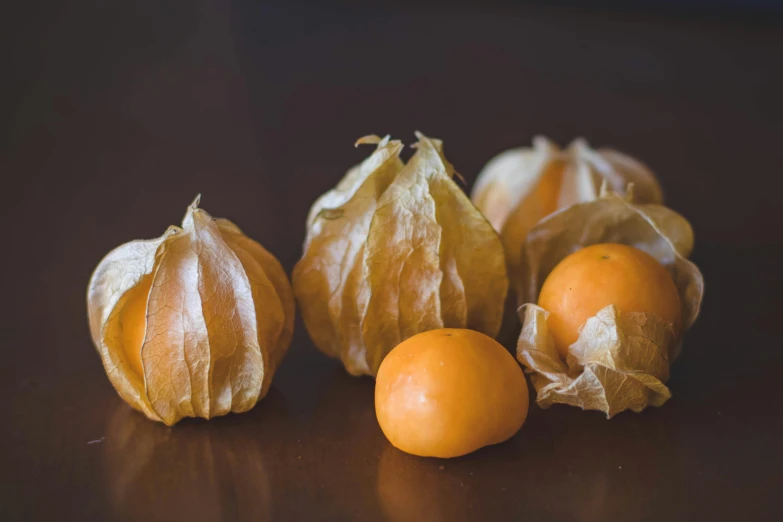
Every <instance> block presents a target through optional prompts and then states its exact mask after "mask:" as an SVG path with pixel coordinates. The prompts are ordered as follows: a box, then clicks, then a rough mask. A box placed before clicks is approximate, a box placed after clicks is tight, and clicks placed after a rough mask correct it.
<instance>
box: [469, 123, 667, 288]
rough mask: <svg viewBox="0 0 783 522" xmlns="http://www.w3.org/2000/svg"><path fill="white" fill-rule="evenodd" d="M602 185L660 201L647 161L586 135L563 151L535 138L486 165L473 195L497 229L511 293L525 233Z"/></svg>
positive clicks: (590, 195) (594, 194) (587, 197)
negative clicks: (597, 145) (593, 144)
mask: <svg viewBox="0 0 783 522" xmlns="http://www.w3.org/2000/svg"><path fill="white" fill-rule="evenodd" d="M602 183H607V184H608V186H609V188H611V189H612V190H614V191H615V192H617V193H623V192H624V191H625V187H626V186H627V185H628V184H629V183H633V184H634V186H635V189H636V190H635V194H636V201H637V202H638V203H661V202H662V201H663V196H662V193H661V188H660V186H659V185H658V181H657V180H656V179H655V176H654V175H653V173H652V172H651V171H650V169H648V168H647V167H646V166H645V165H643V164H642V163H641V162H639V161H638V160H636V159H634V158H632V157H630V156H627V155H625V154H622V153H620V152H617V151H615V150H611V149H598V150H594V149H592V148H590V146H589V145H588V144H587V142H586V141H585V140H584V139H577V140H574V141H573V142H572V143H571V144H570V145H569V146H568V147H567V148H565V149H562V150H561V149H560V148H558V147H557V146H556V145H555V144H553V143H552V142H550V141H549V140H547V139H546V138H544V137H542V136H537V137H536V138H534V139H533V147H532V148H528V147H520V148H516V149H511V150H508V151H505V152H503V153H501V154H499V155H497V156H495V157H494V158H493V159H492V160H490V161H489V163H487V165H486V166H485V167H484V169H483V170H482V171H481V173H479V176H478V178H477V179H476V184H475V186H474V187H473V192H472V194H471V199H472V200H473V202H474V203H475V205H476V207H477V208H478V209H479V210H480V211H481V212H483V213H484V215H485V216H487V219H489V221H490V223H492V226H493V227H495V230H497V231H498V232H499V233H500V236H501V238H502V240H503V246H504V248H505V249H506V260H507V264H508V268H509V275H510V279H511V283H512V287H513V288H514V290H515V291H519V286H520V285H521V284H522V279H521V277H520V274H521V270H522V268H523V264H524V263H523V259H522V257H521V256H520V252H521V249H522V246H523V244H524V242H525V238H526V237H527V234H528V232H529V231H530V230H531V229H532V228H533V227H534V226H535V225H536V223H538V222H539V221H541V219H543V218H544V217H545V216H547V215H549V214H551V213H552V212H555V211H557V210H559V209H564V208H567V207H569V206H571V205H573V204H575V203H582V202H586V201H592V200H594V199H596V198H597V197H598V195H599V191H600V188H601V185H602Z"/></svg>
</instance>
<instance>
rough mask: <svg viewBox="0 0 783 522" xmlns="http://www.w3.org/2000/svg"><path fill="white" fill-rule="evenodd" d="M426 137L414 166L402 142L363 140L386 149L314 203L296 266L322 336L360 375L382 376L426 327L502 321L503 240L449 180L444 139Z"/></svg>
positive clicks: (311, 324) (314, 329)
mask: <svg viewBox="0 0 783 522" xmlns="http://www.w3.org/2000/svg"><path fill="white" fill-rule="evenodd" d="M417 137H418V139H419V141H418V143H417V144H416V145H415V147H416V149H417V151H416V153H415V154H414V155H413V157H412V158H411V159H410V161H408V163H407V164H404V163H403V162H402V161H401V160H400V158H399V154H400V152H401V151H402V148H403V146H402V144H401V143H400V142H399V141H397V140H390V139H389V138H388V137H386V138H384V139H380V138H378V137H377V136H368V137H365V138H362V139H360V140H359V142H358V143H373V144H377V148H376V150H375V152H373V153H372V154H371V155H370V156H369V157H368V158H367V159H366V160H365V161H364V162H363V163H362V164H361V165H359V166H357V167H355V168H353V169H351V170H350V171H349V172H348V173H347V174H346V176H345V177H344V178H343V180H342V181H341V182H340V183H339V184H338V185H337V187H336V188H335V189H334V190H331V191H329V192H328V193H326V194H325V195H323V196H322V197H321V198H319V199H318V200H317V201H316V202H315V204H314V205H313V207H312V209H311V210H310V214H309V216H308V220H307V238H306V240H305V244H304V255H303V257H302V259H301V260H300V261H299V263H298V264H297V265H296V267H295V269H294V272H293V287H294V294H295V295H296V299H297V301H298V302H299V306H300V309H301V310H302V316H303V317H304V322H305V326H306V327H307V330H308V332H309V333H310V336H311V337H312V339H313V342H314V343H315V345H316V346H317V347H318V348H319V349H320V350H321V351H323V352H324V353H326V354H327V355H330V356H332V357H339V358H340V359H341V360H342V362H343V364H344V365H345V368H346V369H347V370H348V372H350V373H351V374H354V375H360V374H368V375H375V374H376V373H377V371H378V367H379V366H380V364H381V361H382V360H383V358H384V357H385V356H386V354H387V353H389V351H391V350H392V349H393V348H394V347H395V346H397V344H399V343H400V342H402V341H404V340H405V339H407V338H408V337H411V336H413V335H415V334H417V333H420V332H424V331H427V330H432V329H436V328H444V327H452V328H471V329H474V330H478V331H480V332H483V333H486V334H488V335H491V336H494V335H496V334H497V331H498V329H499V328H500V323H501V320H502V315H503V304H504V300H505V296H506V291H507V287H508V280H507V277H506V266H505V262H504V255H503V246H502V244H501V242H500V238H499V237H498V235H497V233H496V232H495V231H494V230H493V229H492V226H491V225H490V224H489V223H488V222H487V220H486V219H485V218H484V216H483V215H482V214H481V213H480V212H479V211H478V210H477V209H476V208H475V207H474V206H473V204H472V203H471V202H470V200H469V199H468V197H467V196H466V195H465V194H464V192H463V191H462V190H461V189H460V188H459V187H458V186H457V185H456V184H455V183H454V181H453V180H452V178H453V176H454V175H455V172H454V168H453V167H452V166H451V164H449V163H448V161H446V159H445V158H444V156H443V152H442V143H441V142H440V141H439V140H435V139H430V138H427V137H426V136H423V135H421V134H418V133H417ZM358 143H357V144H358Z"/></svg>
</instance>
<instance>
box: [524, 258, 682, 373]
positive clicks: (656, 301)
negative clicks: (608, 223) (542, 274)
mask: <svg viewBox="0 0 783 522" xmlns="http://www.w3.org/2000/svg"><path fill="white" fill-rule="evenodd" d="M610 304H613V305H615V306H616V307H617V309H618V310H619V311H620V312H643V313H647V314H652V315H656V316H657V317H658V318H660V319H663V320H664V321H667V322H669V323H672V324H673V325H674V328H675V331H676V332H679V329H680V324H681V321H682V305H681V303H680V295H679V293H678V292H677V287H676V286H675V285H674V281H673V280H672V278H671V276H670V275H669V272H667V271H666V269H665V268H664V267H663V265H661V264H660V263H659V262H658V261H657V260H656V259H655V258H654V257H652V256H651V255H649V254H647V253H646V252H642V251H641V250H639V249H637V248H634V247H631V246H627V245H620V244H616V243H602V244H599V245H592V246H589V247H586V248H583V249H581V250H578V251H576V252H574V253H573V254H571V255H569V256H568V257H566V258H565V259H563V260H562V261H560V263H558V265H557V266H556V267H555V268H554V270H552V272H551V273H550V274H549V276H548V277H547V278H546V281H544V286H543V287H542V288H541V293H540V295H539V296H538V305H539V306H540V307H541V308H543V309H545V310H547V311H549V314H550V315H549V319H548V320H547V326H548V327H549V331H550V333H551V334H552V338H553V339H554V341H555V346H556V347H557V350H558V352H559V353H560V355H561V357H563V358H564V359H565V357H566V355H567V354H568V347H569V346H570V345H571V344H573V343H574V342H576V340H577V339H578V338H579V328H580V327H581V326H582V325H584V324H585V322H586V321H587V320H588V319H589V318H590V317H593V316H594V315H595V314H596V313H598V311H599V310H601V309H602V308H604V307H606V306H608V305H610Z"/></svg>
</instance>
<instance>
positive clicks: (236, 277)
mask: <svg viewBox="0 0 783 522" xmlns="http://www.w3.org/2000/svg"><path fill="white" fill-rule="evenodd" d="M198 202H199V198H196V200H195V201H194V202H193V204H192V205H191V206H190V207H189V208H188V210H187V213H186V214H185V218H184V220H183V222H182V228H179V227H174V226H172V227H170V228H169V229H168V230H167V231H166V233H165V234H163V235H162V236H161V237H159V238H157V239H153V240H147V241H132V242H130V243H126V244H124V245H122V246H120V247H118V248H116V249H114V250H113V251H112V252H110V253H109V254H108V255H107V256H106V257H105V258H104V259H103V260H102V261H101V262H100V264H99V265H98V267H97V268H96V269H95V272H94V273H93V275H92V278H91V279H90V283H89V287H88V290H87V307H88V312H89V320H90V331H91V334H92V339H93V342H94V343H95V346H96V348H97V349H98V353H99V354H100V356H101V359H102V360H103V366H104V368H105V370H106V373H107V374H108V376H109V379H110V380H111V382H112V384H113V385H114V387H115V388H116V389H117V391H118V392H119V394H120V396H121V397H122V398H123V399H124V400H125V401H126V402H127V403H128V404H130V405H131V406H133V407H134V408H136V409H137V410H140V411H142V412H143V413H144V414H145V415H146V416H147V417H149V418H150V419H153V420H156V421H161V422H164V423H166V424H168V425H173V424H175V423H176V422H177V421H179V420H180V419H181V418H182V417H203V418H207V419H209V418H212V417H216V416H219V415H225V414H226V413H228V412H232V411H233V412H243V411H247V410H249V409H250V408H252V407H253V406H254V405H255V404H256V402H257V401H258V400H259V399H260V398H262V397H263V396H264V395H265V394H266V392H267V390H268V389H269V385H270V384H271V381H272V376H273V375H274V372H275V370H276V369H277V367H278V365H279V364H280V361H281V360H282V358H283V356H284V355H285V352H286V350H287V349H288V345H289V343H290V341H291V335H292V333H293V322H294V300H293V294H292V291H291V287H290V285H289V283H288V279H287V277H286V275H285V272H284V271H283V268H282V267H281V266H280V263H278V261H277V259H275V258H274V256H272V255H271V254H270V253H269V252H267V251H266V250H265V249H264V248H263V247H262V246H261V245H259V244H258V243H256V242H255V241H253V240H252V239H250V238H248V237H247V236H245V235H244V234H243V233H242V231H241V230H240V229H239V228H238V227H237V226H236V225H234V224H233V223H231V222H230V221H228V220H226V219H213V218H212V217H211V216H210V215H209V214H207V213H206V212H205V211H204V210H202V209H200V208H198Z"/></svg>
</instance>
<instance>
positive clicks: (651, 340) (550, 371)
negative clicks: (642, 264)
mask: <svg viewBox="0 0 783 522" xmlns="http://www.w3.org/2000/svg"><path fill="white" fill-rule="evenodd" d="M602 192H603V193H602V195H601V197H600V198H599V199H597V200H595V201H592V202H588V203H581V204H577V205H574V206H572V207H570V208H568V209H566V210H563V211H560V212H558V213H555V214H552V215H550V216H549V217H547V218H545V219H544V220H542V221H541V222H540V223H539V224H538V225H536V226H535V227H534V228H533V229H532V230H531V231H530V233H529V235H528V237H527V241H526V242H525V245H524V248H523V250H522V254H523V256H524V258H525V260H526V263H525V266H524V268H525V269H524V270H523V272H522V281H523V282H524V283H525V284H523V285H522V287H521V292H522V293H521V296H522V297H523V299H525V303H526V304H524V305H523V306H522V307H520V318H521V319H522V321H523V328H522V332H521V334H520V336H519V342H518V344H517V359H519V361H520V362H522V364H523V365H524V366H525V368H526V369H527V371H528V373H530V374H531V381H532V383H533V387H534V388H535V389H536V392H537V399H536V400H537V402H538V404H539V405H540V406H542V407H544V408H546V407H548V406H550V405H551V404H555V403H562V404H570V405H572V406H578V407H580V408H583V409H592V410H600V411H603V412H604V413H605V414H606V415H607V417H612V416H613V415H615V414H617V413H619V412H621V411H623V410H628V409H630V410H633V411H637V412H638V411H641V410H643V409H644V408H645V407H647V406H660V405H662V404H663V403H665V402H666V401H667V400H668V399H669V398H670V397H671V393H670V391H669V389H668V388H667V387H666V385H665V383H666V381H667V380H668V378H669V367H670V364H671V363H672V362H673V361H674V359H675V358H676V356H677V354H678V352H679V349H680V338H678V337H677V335H675V331H674V327H673V325H671V324H670V323H666V322H665V321H663V320H662V319H659V318H658V317H655V316H653V315H651V314H643V313H625V312H622V311H618V310H617V309H616V308H615V307H614V306H611V305H610V306H608V307H606V308H604V309H603V310H601V311H599V312H598V313H597V314H596V315H595V316H594V317H592V318H590V319H588V320H587V322H586V323H585V325H584V326H583V327H582V330H581V332H580V336H579V339H578V340H577V342H575V343H574V344H572V345H571V346H570V347H569V351H568V357H567V360H566V361H563V360H562V359H561V358H560V356H559V355H558V353H557V350H556V349H555V347H554V342H553V340H552V337H551V335H550V334H549V331H548V329H547V323H546V318H547V316H548V312H547V311H546V310H544V309H543V308H541V307H539V306H537V305H535V304H533V303H535V302H536V301H537V299H538V292H539V291H540V289H541V286H542V285H543V282H544V280H545V279H546V277H547V275H549V273H550V272H551V271H552V269H553V268H554V267H555V266H556V265H557V264H558V263H559V262H560V261H561V260H562V259H563V258H565V257H566V256H568V255H569V254H571V253H573V252H575V251H576V250H578V249H580V248H583V247H585V246H589V245H593V244H597V243H622V244H626V245H631V246H634V247H636V248H638V249H640V250H643V251H645V252H647V253H648V254H650V255H652V256H653V257H655V258H656V259H657V260H658V261H659V262H660V263H661V264H662V265H663V266H664V267H665V268H666V269H667V270H668V271H669V273H670V274H671V275H672V278H673V280H674V282H675V285H676V286H677V290H678V292H679V294H680V299H681V301H682V317H683V319H682V325H683V331H684V330H686V329H687V328H689V327H690V326H691V325H692V324H693V322H694V321H695V320H696V317H697V316H698V314H699V308H700V306H701V299H702V295H703V293H704V280H703V278H702V275H701V272H700V271H699V269H698V268H697V267H696V265H694V264H693V263H691V262H690V261H688V260H687V259H686V258H685V256H687V255H688V254H689V253H690V251H691V249H692V248H693V232H692V229H691V227H690V225H689V224H688V222H687V220H685V218H683V217H682V216H680V215H679V214H677V213H676V212H674V211H672V210H670V209H668V208H666V207H663V206H658V205H649V204H644V205H637V204H634V203H631V199H632V198H633V194H634V193H635V192H634V191H633V188H630V187H629V193H628V194H627V195H626V196H625V197H623V196H620V195H618V194H616V193H614V192H612V191H610V190H607V189H606V187H604V189H603V191H602Z"/></svg>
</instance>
